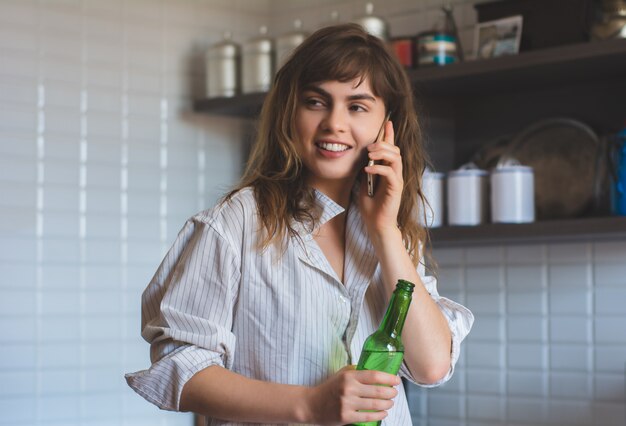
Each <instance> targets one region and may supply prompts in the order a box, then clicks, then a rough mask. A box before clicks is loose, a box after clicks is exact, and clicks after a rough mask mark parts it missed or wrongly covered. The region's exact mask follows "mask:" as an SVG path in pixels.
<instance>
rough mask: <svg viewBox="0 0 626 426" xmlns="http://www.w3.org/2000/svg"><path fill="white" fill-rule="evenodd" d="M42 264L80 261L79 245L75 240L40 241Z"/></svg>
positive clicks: (50, 239)
mask: <svg viewBox="0 0 626 426" xmlns="http://www.w3.org/2000/svg"><path fill="white" fill-rule="evenodd" d="M42 245H43V255H42V261H43V262H44V263H56V262H68V263H74V264H76V263H78V262H79V260H80V243H79V241H78V240H77V239H61V238H47V239H44V240H43V241H42Z"/></svg>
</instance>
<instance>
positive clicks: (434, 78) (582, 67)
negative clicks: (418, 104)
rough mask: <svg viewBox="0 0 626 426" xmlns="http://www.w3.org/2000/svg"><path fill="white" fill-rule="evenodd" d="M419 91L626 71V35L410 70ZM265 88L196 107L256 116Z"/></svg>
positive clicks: (451, 91) (437, 93)
mask: <svg viewBox="0 0 626 426" xmlns="http://www.w3.org/2000/svg"><path fill="white" fill-rule="evenodd" d="M407 72H408V75H409V78H410V80H411V82H412V83H413V85H414V87H415V91H416V94H417V96H418V97H419V96H426V97H455V98H459V97H468V96H484V95H490V94H495V93H498V92H511V91H521V90H524V89H528V88H532V89H534V90H537V89H540V88H542V87H551V86H554V85H559V86H561V85H566V84H573V83H577V82H584V81H588V80H589V79H594V80H614V79H615V80H617V79H623V76H624V75H626V40H606V41H599V42H590V43H581V44H572V45H565V46H560V47H555V48H550V49H542V50H536V51H529V52H523V53H520V54H519V55H513V56H503V57H500V58H493V59H484V60H476V61H467V62H461V63H458V64H453V65H448V66H445V67H429V68H418V69H414V70H409V71H407ZM265 95H266V93H253V94H247V95H240V96H236V97H232V98H214V99H200V100H197V101H196V102H195V104H194V107H195V110H196V111H201V112H207V113H211V114H220V115H230V116H237V117H241V118H254V117H256V116H257V115H258V113H259V111H260V109H261V104H262V103H263V100H264V99H265Z"/></svg>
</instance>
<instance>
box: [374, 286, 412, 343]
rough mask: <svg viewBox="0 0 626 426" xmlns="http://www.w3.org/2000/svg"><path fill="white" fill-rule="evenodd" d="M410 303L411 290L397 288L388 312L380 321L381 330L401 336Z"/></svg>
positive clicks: (392, 335)
mask: <svg viewBox="0 0 626 426" xmlns="http://www.w3.org/2000/svg"><path fill="white" fill-rule="evenodd" d="M410 304H411V292H408V291H405V290H402V289H399V288H396V290H395V291H394V292H393V294H392V295H391V300H390V301H389V306H388V307H387V312H386V313H385V317H384V318H383V320H382V322H381V323H380V328H379V330H380V331H382V332H383V333H385V335H387V336H391V337H392V338H394V339H395V338H399V337H400V335H401V334H402V328H403V327H404V321H405V320H406V315H407V313H408V312H409V305H410Z"/></svg>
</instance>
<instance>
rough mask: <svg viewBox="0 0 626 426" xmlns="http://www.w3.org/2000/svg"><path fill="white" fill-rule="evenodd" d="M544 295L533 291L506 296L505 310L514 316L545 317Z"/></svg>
mask: <svg viewBox="0 0 626 426" xmlns="http://www.w3.org/2000/svg"><path fill="white" fill-rule="evenodd" d="M546 300H547V299H546V293H544V292H540V291H535V292H528V293H511V292H508V293H507V295H506V310H507V312H508V313H509V314H515V315H532V314H535V315H547V306H546V305H547V302H546Z"/></svg>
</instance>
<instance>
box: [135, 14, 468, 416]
mask: <svg viewBox="0 0 626 426" xmlns="http://www.w3.org/2000/svg"><path fill="white" fill-rule="evenodd" d="M388 112H390V113H391V115H390V117H391V119H390V121H387V120H386V119H385V117H386V116H387V114H388ZM381 125H383V126H384V136H383V137H382V140H379V141H376V142H374V143H372V142H373V141H374V140H375V139H376V135H377V133H378V131H379V129H380V128H381ZM425 157H426V156H425V153H424V150H423V147H422V143H421V139H420V131H419V127H418V123H417V119H416V114H415V111H414V107H413V98H412V92H411V87H410V85H409V83H408V80H407V78H406V76H405V73H404V71H403V69H402V67H401V66H400V65H399V64H398V62H397V61H396V60H395V59H394V58H393V56H392V55H391V54H390V53H389V52H388V51H387V50H386V48H385V46H384V45H383V43H382V42H381V41H379V40H378V39H376V38H375V37H372V36H370V35H368V34H367V33H365V32H364V31H363V29H362V28H360V27H359V26H356V25H350V24H348V25H339V26H334V27H327V28H323V29H321V30H319V31H317V32H316V33H315V34H313V35H312V36H310V37H309V38H308V39H307V40H306V41H305V42H304V43H303V44H302V45H301V46H300V47H299V48H298V49H297V50H296V51H295V52H294V54H293V55H292V56H291V58H290V60H289V61H288V62H287V63H286V64H285V65H284V66H283V67H282V68H281V69H280V70H279V72H278V73H277V75H276V77H275V81H274V86H273V88H272V90H271V91H270V93H269V95H268V98H267V100H266V102H265V105H264V108H263V111H262V113H261V119H260V128H259V133H258V138H257V142H256V145H255V147H254V150H253V152H252V154H251V158H250V161H249V164H248V167H247V170H246V172H245V174H244V177H243V179H242V182H241V183H240V185H239V186H238V187H237V188H236V189H235V190H234V191H232V192H231V193H230V194H228V195H227V196H226V197H225V199H224V200H223V201H222V202H221V203H220V204H219V205H218V206H217V207H216V208H214V209H212V210H207V211H204V212H201V213H199V214H198V215H196V216H194V217H193V218H191V219H190V220H189V221H188V222H187V223H186V224H185V226H184V228H183V229H182V231H181V232H180V234H179V236H178V238H177V240H176V241H175V242H174V245H173V247H172V248H171V250H170V251H169V253H168V254H167V255H166V257H165V259H164V260H163V262H162V264H161V266H160V267H159V269H158V271H157V273H156V275H155V276H154V278H153V279H152V281H151V283H150V285H149V286H148V288H147V289H146V290H145V292H144V295H143V321H142V322H143V333H142V334H143V336H144V338H145V339H146V340H147V341H149V342H150V343H151V358H152V362H153V364H152V366H151V367H150V369H149V370H145V371H141V372H137V373H134V374H130V375H128V376H127V380H128V383H129V385H130V386H131V387H133V389H135V391H137V392H138V393H139V394H141V395H142V396H144V397H145V398H146V399H147V400H149V401H150V402H153V403H154V404H156V405H158V406H159V407H161V408H164V409H169V410H180V411H194V412H197V413H201V414H204V415H205V416H207V417H208V419H209V420H208V423H209V424H212V425H225V424H228V425H238V424H242V423H245V422H255V423H263V424H284V423H309V424H323V425H339V424H346V423H355V422H365V421H376V420H381V419H385V418H386V420H385V423H386V424H389V425H394V426H397V425H409V424H411V417H410V413H409V410H408V407H407V402H406V397H405V395H404V390H403V388H402V386H401V385H400V384H401V381H400V379H399V378H398V377H397V376H394V375H390V374H386V373H382V372H376V371H356V370H355V369H354V366H353V365H351V364H353V363H355V362H356V361H357V360H358V357H359V355H360V351H361V347H362V345H363V342H364V340H365V338H366V337H367V336H368V335H369V334H371V333H372V332H373V331H374V330H375V329H376V328H377V327H378V324H379V323H380V320H381V319H382V316H383V315H384V311H385V308H386V306H387V302H388V300H389V297H390V295H391V293H392V291H393V289H394V288H395V283H396V281H397V280H398V279H399V278H403V279H406V280H409V281H411V282H413V283H415V284H416V288H415V291H414V294H413V303H412V308H411V309H410V311H409V316H408V318H407V320H406V323H405V327H404V331H403V342H404V343H405V362H404V365H403V367H402V369H401V375H402V376H404V377H406V378H408V379H409V380H411V381H413V382H416V383H419V384H422V385H425V386H434V385H438V384H440V383H443V382H445V381H446V380H448V379H449V377H450V376H451V374H452V371H453V369H454V364H455V362H456V360H457V359H458V355H459V346H460V342H461V340H462V339H463V338H464V337H465V335H466V334H467V333H468V332H469V329H470V327H471V324H472V321H473V317H472V314H471V313H470V312H469V311H468V310H467V309H465V308H464V307H462V306H460V305H458V304H456V303H454V302H452V301H450V300H448V299H445V298H441V297H440V296H439V295H438V294H437V290H436V282H435V280H434V279H433V278H432V277H425V276H424V266H423V264H422V263H420V260H421V258H422V255H421V248H422V247H423V246H424V244H425V239H426V232H425V230H424V229H423V228H421V227H420V226H419V225H418V223H417V221H416V219H417V214H416V212H417V205H418V203H417V201H418V198H422V192H421V190H420V176H421V173H422V171H423V170H424V163H425ZM368 159H369V160H375V161H377V162H379V163H378V164H375V165H372V166H365V164H367V162H368ZM364 166H365V167H364ZM365 173H370V174H372V175H375V176H376V177H377V179H378V183H377V188H376V190H375V193H374V194H373V196H372V197H370V196H368V194H367V185H366V183H365V181H366V179H365V178H364V175H365ZM378 385H387V386H378ZM363 410H370V411H363ZM372 410H373V411H372Z"/></svg>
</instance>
